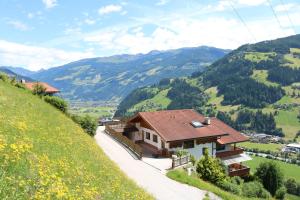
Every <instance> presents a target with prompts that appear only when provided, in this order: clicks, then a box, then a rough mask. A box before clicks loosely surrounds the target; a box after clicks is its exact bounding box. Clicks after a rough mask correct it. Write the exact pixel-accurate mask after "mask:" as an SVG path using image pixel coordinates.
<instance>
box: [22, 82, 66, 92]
mask: <svg viewBox="0 0 300 200" xmlns="http://www.w3.org/2000/svg"><path fill="white" fill-rule="evenodd" d="M21 82H22V83H23V84H24V85H25V87H26V88H27V89H29V90H34V87H35V86H36V85H41V86H43V87H44V88H45V89H46V91H45V92H46V94H48V95H53V94H56V93H58V92H60V91H59V90H58V89H56V88H55V87H52V86H51V85H49V84H48V83H44V82H25V81H24V80H22V81H21Z"/></svg>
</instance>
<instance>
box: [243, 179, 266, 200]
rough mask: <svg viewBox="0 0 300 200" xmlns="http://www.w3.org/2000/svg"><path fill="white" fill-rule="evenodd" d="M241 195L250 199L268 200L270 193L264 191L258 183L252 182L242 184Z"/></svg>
mask: <svg viewBox="0 0 300 200" xmlns="http://www.w3.org/2000/svg"><path fill="white" fill-rule="evenodd" d="M242 193H243V196H245V197H250V198H251V197H252V198H264V199H267V198H270V197H271V195H270V193H269V192H268V191H267V190H265V189H264V187H263V185H262V184H261V183H260V182H257V181H253V182H248V183H244V184H243V185H242Z"/></svg>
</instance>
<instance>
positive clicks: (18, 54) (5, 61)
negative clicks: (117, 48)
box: [0, 40, 95, 70]
mask: <svg viewBox="0 0 300 200" xmlns="http://www.w3.org/2000/svg"><path fill="white" fill-rule="evenodd" d="M93 56H95V55H94V54H93V53H92V52H74V51H72V52H68V51H63V50H60V49H55V48H44V47H38V46H30V45H23V44H19V43H14V42H8V41H5V40H0V60H1V65H12V66H26V67H27V68H28V69H31V70H38V69H41V68H49V67H53V66H58V65H61V64H65V63H68V62H72V61H75V60H79V59H82V58H87V57H93Z"/></svg>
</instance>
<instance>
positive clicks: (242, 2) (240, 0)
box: [236, 0, 267, 6]
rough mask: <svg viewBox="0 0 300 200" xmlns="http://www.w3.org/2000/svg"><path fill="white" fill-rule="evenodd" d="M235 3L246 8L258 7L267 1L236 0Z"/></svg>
mask: <svg viewBox="0 0 300 200" xmlns="http://www.w3.org/2000/svg"><path fill="white" fill-rule="evenodd" d="M236 3H238V4H240V5H246V6H259V5H262V4H265V3H267V0H236Z"/></svg>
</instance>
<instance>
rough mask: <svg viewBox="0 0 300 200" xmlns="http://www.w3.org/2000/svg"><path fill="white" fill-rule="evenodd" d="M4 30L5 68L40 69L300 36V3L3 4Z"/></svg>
mask: <svg viewBox="0 0 300 200" xmlns="http://www.w3.org/2000/svg"><path fill="white" fill-rule="evenodd" d="M272 9H273V10H274V12H273V10H272ZM239 16H240V17H239ZM0 24H1V25H0V26H1V31H0V65H11V66H21V67H25V68H27V69H31V70H38V69H41V68H49V67H54V66H58V65H62V64H65V63H68V62H71V61H75V60H79V59H82V58H88V57H97V56H109V55H114V54H123V53H128V54H136V53H147V52H149V51H151V50H154V49H155V50H167V49H174V48H180V47H193V46H200V45H207V46H215V47H219V48H226V49H234V48H237V47H238V46H240V45H242V44H245V43H254V42H258V41H262V40H268V39H274V38H278V37H285V36H288V35H293V34H297V33H299V32H300V1H299V0H184V1H182V0H120V1H118V0H115V1H108V0H77V1H75V0H1V1H0Z"/></svg>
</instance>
